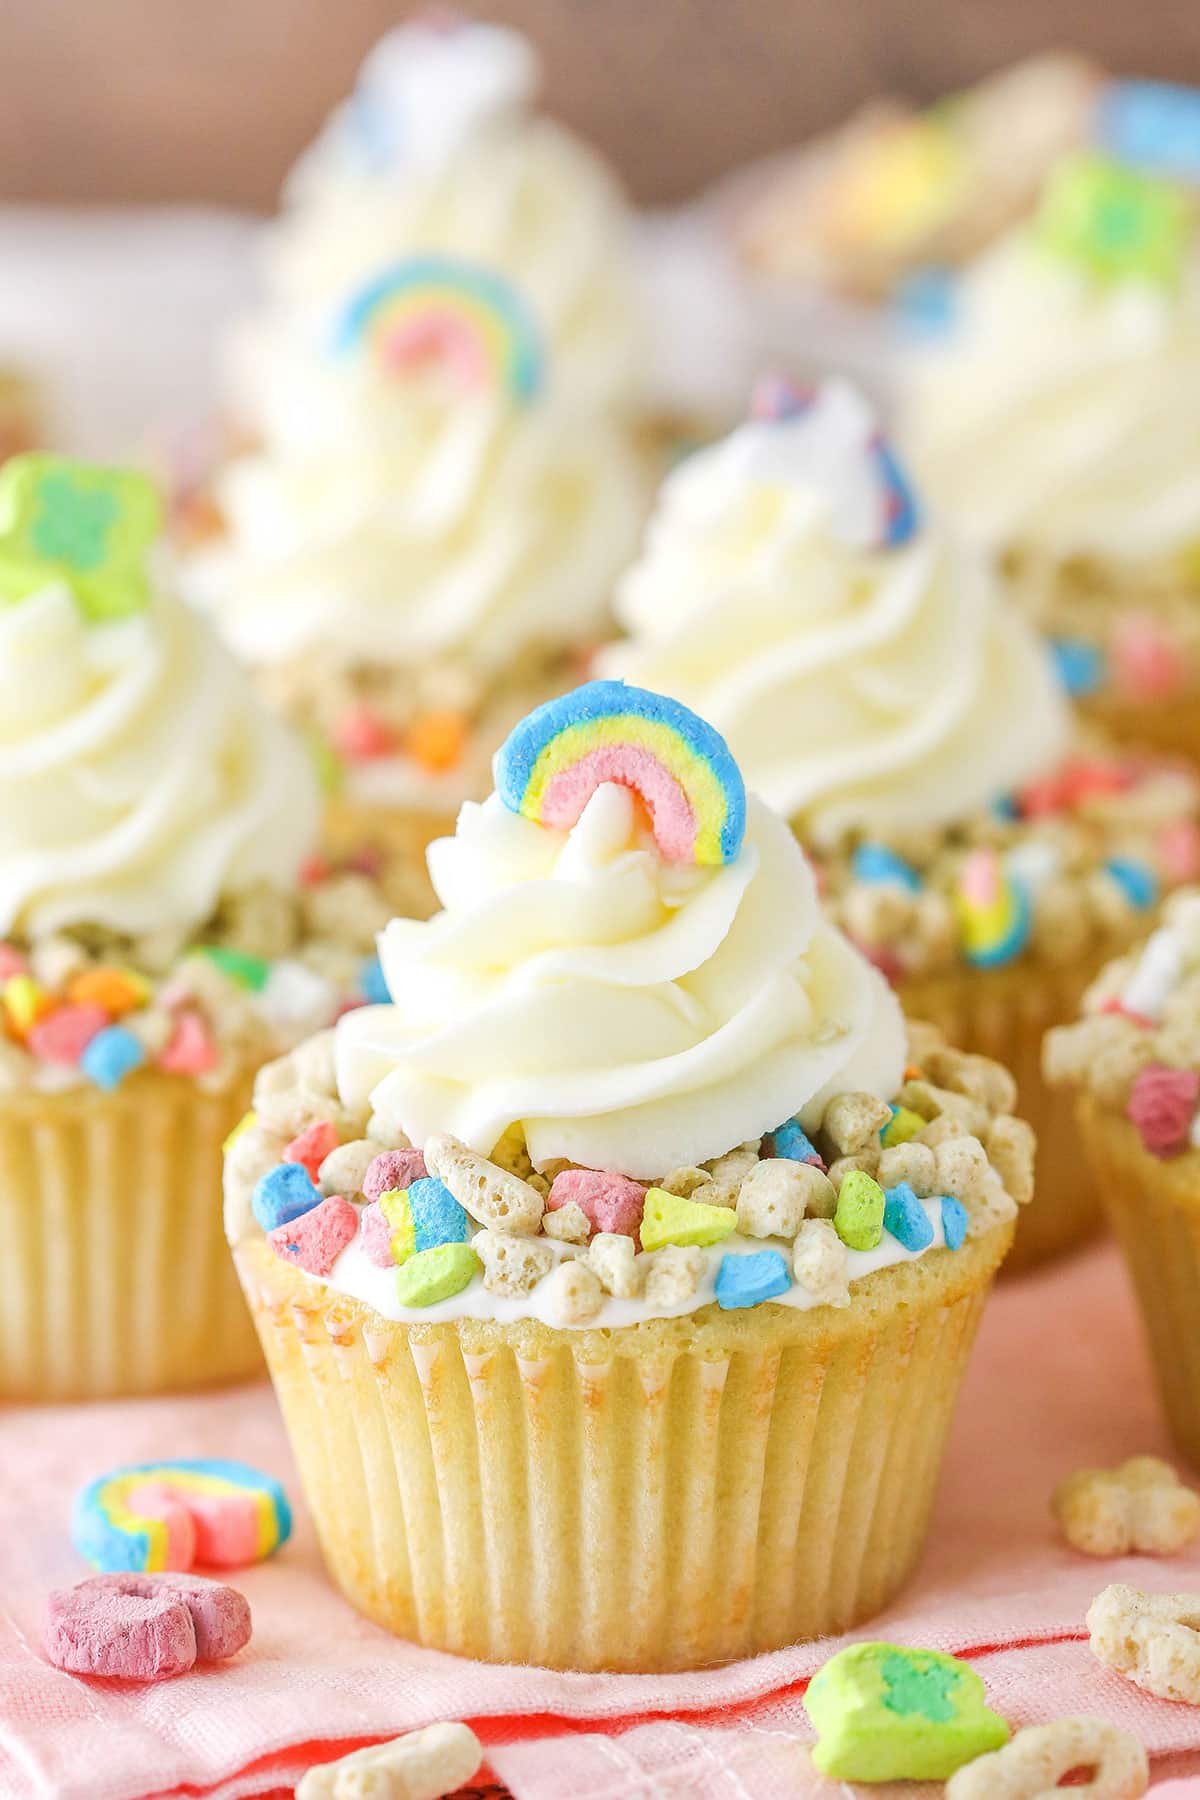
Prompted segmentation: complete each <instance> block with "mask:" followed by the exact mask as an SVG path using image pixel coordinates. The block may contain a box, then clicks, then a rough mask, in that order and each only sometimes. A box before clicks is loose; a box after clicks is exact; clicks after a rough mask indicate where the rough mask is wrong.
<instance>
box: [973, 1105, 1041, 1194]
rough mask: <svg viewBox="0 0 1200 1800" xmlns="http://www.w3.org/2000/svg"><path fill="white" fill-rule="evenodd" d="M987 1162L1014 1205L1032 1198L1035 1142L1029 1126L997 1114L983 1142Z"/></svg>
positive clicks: (1007, 1116)
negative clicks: (1013, 1201)
mask: <svg viewBox="0 0 1200 1800" xmlns="http://www.w3.org/2000/svg"><path fill="white" fill-rule="evenodd" d="M983 1147H984V1149H985V1150H986V1151H987V1156H988V1161H989V1162H990V1163H991V1165H992V1167H993V1169H995V1171H996V1173H997V1175H999V1177H1000V1179H1001V1181H1002V1182H1003V1183H1004V1186H1005V1189H1006V1191H1007V1192H1008V1194H1009V1195H1010V1196H1011V1198H1012V1199H1014V1200H1015V1201H1016V1203H1017V1205H1018V1206H1027V1205H1028V1204H1029V1202H1030V1201H1031V1200H1032V1199H1033V1159H1034V1153H1035V1151H1036V1149H1037V1139H1036V1138H1035V1137H1034V1134H1033V1126H1032V1125H1030V1124H1029V1123H1028V1121H1027V1120H1025V1119H1018V1118H1015V1117H1014V1116H1013V1115H1012V1114H1011V1113H999V1114H997V1116H996V1117H995V1118H994V1119H993V1120H992V1122H991V1124H990V1125H989V1126H988V1130H987V1136H986V1137H985V1138H984V1140H983Z"/></svg>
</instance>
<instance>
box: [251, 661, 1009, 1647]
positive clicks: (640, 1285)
mask: <svg viewBox="0 0 1200 1800" xmlns="http://www.w3.org/2000/svg"><path fill="white" fill-rule="evenodd" d="M496 779H497V786H496V791H495V792H494V793H493V794H492V795H490V796H489V798H488V799H487V800H485V801H484V802H483V803H482V805H473V804H468V805H466V806H464V807H463V809H462V812H461V814H460V816H459V820H458V826H457V830H456V832H455V835H454V836H453V838H448V839H443V840H441V841H439V842H438V843H436V844H434V845H433V846H431V849H430V853H429V855H430V868H431V872H432V875H433V878H434V882H435V885H436V887H437V891H438V896H439V898H440V899H441V900H442V901H443V903H444V910H443V911H442V912H440V913H439V914H437V916H436V917H435V918H433V919H432V920H430V921H428V922H425V923H421V922H416V921H413V920H405V919H396V920H393V921H392V923H391V924H390V925H389V926H388V928H387V930H386V932H385V933H384V935H383V937H382V939H381V955H382V960H383V965H384V969H385V973H386V977H387V983H388V988H389V991H390V994H391V996H392V998H391V1001H390V1002H389V1003H387V1004H384V1005H381V1006H378V1007H372V1008H368V1009H365V1010H364V1011H362V1012H361V1013H360V1014H359V1015H357V1016H356V1017H351V1018H347V1019H345V1020H344V1021H342V1023H341V1024H340V1025H339V1027H338V1030H337V1033H336V1038H334V1036H333V1034H329V1033H326V1034H324V1036H323V1037H321V1038H318V1039H316V1040H314V1041H313V1042H312V1043H310V1044H309V1045H307V1046H305V1047H304V1048H303V1049H302V1050H301V1051H300V1052H298V1053H297V1056H296V1057H293V1058H290V1059H286V1060H285V1061H284V1062H282V1063H280V1064H276V1065H273V1066H272V1067H271V1068H269V1069H267V1070H265V1071H264V1073H263V1075H262V1076H261V1077H260V1084H259V1087H258V1089H256V1093H255V1103H254V1110H255V1121H254V1123H253V1124H252V1125H251V1126H250V1127H249V1128H248V1129H247V1131H246V1132H245V1133H244V1134H242V1135H241V1136H240V1137H239V1138H238V1139H237V1141H236V1143H235V1144H234V1145H233V1147H232V1149H231V1151H230V1155H229V1159H228V1163H227V1167H226V1220H227V1227H228V1231H229V1236H230V1241H231V1243H232V1244H233V1248H234V1256H235V1258H236V1260H237V1266H238V1270H239V1273H240V1275H241V1278H242V1281H243V1283H244V1285H245V1289H246V1293H247V1296H248V1298H249V1300H250V1303H251V1306H252V1307H253V1310H254V1314H255V1318H256V1320H257V1322H258V1326H259V1330H260V1332H261V1333H262V1338H263V1345H264V1349H265V1350H266V1354H267V1358H268V1361H269V1364H270V1367H271V1372H272V1376H273V1379H274V1382H275V1386H276V1391H277V1393H278V1397H279V1401H280V1405H281V1407H282V1410H283V1414H284V1419H285V1422H286V1424H287V1428H288V1432H289V1436H290V1439H291V1442H292V1445H293V1448H294V1451H295V1455H296V1460H297V1463H298V1465H299V1467H300V1470H301V1474H302V1477H303V1480H304V1484H305V1490H306V1493H307V1497H308V1501H309V1505H310V1507H311V1509H312V1512H313V1516H314V1519H315V1521H316V1525H317V1530H318V1532H319V1534H320V1538H321V1543H322V1548H323V1550H324V1553H325V1557H326V1560H327V1562H328V1565H329V1568H330V1572H331V1574H332V1575H333V1577H334V1579H335V1580H336V1581H337V1582H338V1584H339V1585H340V1587H341V1588H342V1590H343V1592H344V1593H345V1594H346V1596H347V1598H348V1599H349V1600H350V1601H351V1602H352V1603H353V1604H354V1605H355V1606H357V1607H358V1608H359V1609H360V1610H362V1611H363V1612H365V1613H366V1614H367V1615H368V1616H369V1617H371V1618H373V1619H375V1620H376V1621H377V1622H378V1623H380V1624H382V1625H384V1626H385V1627H387V1628H388V1629H389V1630H391V1631H394V1632H397V1633H399V1634H400V1635H402V1636H405V1637H411V1638H414V1639H416V1640H417V1641H418V1642H421V1643H425V1644H430V1645H435V1646H437V1647H438V1648H440V1649H444V1650H449V1651H454V1652H456V1653H458V1654H460V1655H468V1656H482V1657H487V1658H492V1659H496V1660H502V1661H520V1662H530V1663H536V1664H541V1665H548V1666H550V1667H554V1668H574V1669H601V1668H629V1669H642V1670H648V1669H665V1668H687V1667H696V1666H701V1665H704V1664H709V1663H716V1662H721V1661H724V1660H726V1659H728V1658H731V1657H737V1656H743V1655H746V1654H749V1653H751V1652H754V1651H762V1650H769V1649H775V1648H778V1647H779V1646H781V1645H783V1644H787V1643H791V1642H794V1641H796V1640H797V1639H799V1638H801V1637H816V1636H820V1635H823V1634H825V1633H829V1632H833V1631H839V1630H843V1629H846V1628H848V1627H849V1626H850V1625H852V1624H853V1623H855V1622H856V1621H857V1620H859V1619H861V1618H864V1617H867V1616H869V1615H870V1614H871V1613H874V1612H877V1611H878V1610H879V1609H880V1608H881V1607H882V1606H883V1605H884V1604H885V1603H886V1601H887V1600H888V1598H889V1597H890V1596H891V1595H892V1594H893V1593H894V1592H895V1591H896V1590H897V1588H898V1587H899V1586H900V1585H901V1584H902V1583H903V1582H904V1580H905V1579H906V1578H907V1576H908V1574H909V1573H910V1571H911V1569H912V1567H913V1564H914V1562H915V1559H916V1557H917V1555H918V1554H919V1551H920V1546H921V1543H922V1540H923V1537H924V1533H925V1526H926V1521H927V1518H928V1513H929V1506H930V1502H931V1499H932V1494H933V1488H934V1485H935V1482H936V1479H937V1471H938V1466H939V1463H940V1460H941V1451H942V1443H943V1440H944V1436H945V1432H946V1428H947V1424H948V1421H949V1416H950V1413H951V1410H952V1408H953V1405H954V1400H955V1397H956V1394H957V1389H958V1385H959V1381H960V1379H961V1376H962V1373H963V1369H964V1367H965V1363H966V1359H967V1356H968V1354H969V1350H970V1346H971V1342H972V1339H973V1337H974V1332H975V1327H976V1324H977V1322H978V1318H979V1314H980V1311H981V1308H982V1304H983V1301H984V1298H985V1295H986V1292H987V1289H988V1286H989V1284H990V1280H991V1276H992V1274H993V1273H994V1271H995V1269H996V1267H997V1265H998V1263H999V1262H1000V1260H1001V1258H1002V1257H1003V1255H1004V1253H1005V1251H1006V1249H1007V1248H1008V1245H1009V1243H1010V1242H1011V1236H1012V1221H1013V1218H1014V1216H1015V1214H1016V1210H1017V1208H1016V1204H1015V1202H1016V1199H1017V1197H1018V1195H1027V1193H1028V1191H1029V1186H1030V1181H1031V1166H1032V1149H1033V1146H1032V1141H1031V1136H1030V1134H1029V1131H1028V1127H1027V1126H1025V1125H1024V1124H1023V1123H1022V1121H1021V1120H1019V1119H1018V1118H1016V1117H1014V1116H1013V1115H1012V1112H1011V1107H1012V1104H1013V1098H1014V1086H1013V1082H1012V1079H1011V1077H1010V1076H1009V1075H1008V1074H1007V1072H1006V1071H1005V1070H1003V1069H1001V1068H999V1067H997V1066H996V1065H994V1064H991V1063H988V1062H986V1061H985V1060H984V1059H982V1058H980V1057H968V1056H962V1055H960V1054H958V1053H957V1052H955V1051H953V1050H951V1049H950V1048H949V1047H948V1046H947V1045H945V1044H944V1043H943V1042H942V1041H941V1040H940V1038H939V1034H938V1033H937V1032H936V1031H934V1030H931V1029H930V1028H929V1027H922V1026H919V1025H914V1026H912V1027H911V1030H909V1031H907V1032H906V1029H905V1025H904V1021H903V1019H902V1017H901V1013H900V1008H899V1005H898V1004H897V1001H896V998H895V996H894V994H893V993H891V992H890V991H889V989H888V986H887V984H886V983H885V982H884V981H883V979H882V978H881V976H880V975H879V973H878V972H877V971H876V970H874V969H873V968H871V966H870V964H869V963H868V962H867V960H866V959H865V958H864V957H863V956H861V955H860V954H859V952H857V951H856V950H855V949H854V948H853V947H852V946H851V945H850V944H849V943H848V942H847V940H846V939H845V937H844V936H843V935H842V934H841V932H839V931H838V930H837V929H836V928H835V927H834V926H833V925H832V924H831V922H830V921H829V920H828V919H827V918H826V917H824V915H823V914H822V910H821V906H820V903H819V898H818V894H817V887H816V882H815V879H814V876H813V872H812V870H811V868H810V867H809V865H808V863H807V862H806V860H805V857H804V855H803V852H802V851H801V849H800V847H799V845H798V844H797V843H796V840H795V838H794V836H793V835H792V833H791V832H790V830H789V829H788V826H787V824H786V822H785V821H784V820H782V819H780V818H779V817H778V816H777V815H775V814H774V813H772V812H771V811H770V809H769V808H768V807H767V806H766V805H765V804H764V802H763V801H762V800H760V799H758V798H756V797H755V796H753V795H747V794H746V793H745V790H744V788H743V786H742V782H741V777H740V775H739V773H738V770H737V768H736V765H735V764H734V763H733V760H732V758H731V757H730V755H729V752H728V749H727V748H726V746H725V745H724V744H723V743H722V741H721V740H720V738H719V737H718V736H717V734H716V733H715V732H713V730H712V729H711V727H709V726H708V725H706V724H704V723H703V722H702V721H701V720H699V719H698V718H696V717H695V716H694V715H693V714H690V713H689V712H688V711H687V709H686V708H684V707H682V706H679V705H677V704H674V703H672V702H670V701H667V700H664V699H663V698H662V697H661V696H660V695H656V694H649V693H646V692H644V691H639V690H637V689H634V688H629V687H626V686H624V685H622V684H620V683H614V682H595V683H591V684H589V685H587V686H584V687H582V688H580V689H578V690H576V691H575V692H574V693H572V694H570V695H568V696H566V697H565V698H564V699H562V700H560V701H553V702H550V703H548V704H546V705H544V706H542V707H541V708H539V709H538V710H537V712H535V713H534V714H533V715H532V716H531V717H530V718H528V719H526V720H524V721H522V723H521V724H520V725H519V726H518V727H517V729H516V731H515V732H514V733H513V736H512V738H511V739H510V740H509V743H508V744H507V745H506V747H505V748H504V749H503V750H502V751H501V753H500V755H499V757H498V758H497V765H496ZM321 1056H323V1057H324V1064H325V1067H324V1076H323V1081H324V1087H323V1091H313V1089H312V1086H311V1082H310V1081H308V1080H307V1077H306V1075H305V1069H307V1068H308V1067H310V1066H312V1065H314V1064H315V1062H316V1059H317V1058H318V1057H321ZM301 1057H303V1058H306V1059H308V1060H307V1061H306V1062H305V1064H304V1066H303V1067H302V1066H301V1063H300V1062H299V1061H298V1060H297V1058H301ZM914 1063H915V1064H916V1068H915V1069H914V1070H912V1071H911V1073H910V1078H909V1079H908V1080H906V1072H909V1065H911V1064H914ZM923 1065H924V1066H927V1069H928V1072H929V1073H930V1074H931V1075H932V1073H933V1071H934V1070H935V1069H936V1070H937V1072H938V1075H939V1078H940V1080H941V1081H942V1082H943V1083H944V1086H943V1088H942V1089H941V1093H942V1099H941V1101H940V1102H939V1103H938V1104H937V1105H936V1106H927V1109H926V1111H925V1112H924V1113H923V1114H920V1115H918V1112H917V1110H916V1106H917V1104H919V1102H918V1099H917V1096H916V1095H915V1093H914V1092H912V1091H910V1090H913V1089H914V1088H915V1087H916V1086H917V1085H919V1083H917V1081H916V1075H917V1074H918V1073H919V1072H920V1071H921V1069H922V1066H923ZM306 1089H307V1091H305V1090H306ZM922 1098H923V1096H922ZM297 1099H299V1100H300V1101H301V1103H302V1104H304V1105H306V1106H307V1108H308V1112H307V1116H306V1120H305V1122H306V1124H307V1127H308V1129H310V1130H317V1129H323V1130H327V1131H335V1132H336V1133H337V1135H338V1137H339V1139H340V1143H339V1147H338V1148H337V1149H336V1150H335V1151H333V1153H332V1155H331V1157H330V1159H329V1161H328V1162H327V1163H326V1164H325V1165H324V1167H323V1168H322V1170H321V1171H320V1178H319V1181H318V1182H317V1184H315V1185H314V1184H313V1183H312V1182H311V1181H308V1180H307V1178H306V1177H304V1175H303V1174H302V1173H298V1172H297V1171H296V1170H295V1168H294V1167H293V1166H292V1165H289V1164H288V1163H286V1162H282V1161H281V1160H280V1158H281V1154H282V1152H283V1147H284V1143H285V1139H286V1135H287V1133H288V1132H289V1131H291V1130H293V1129H294V1128H295V1123H296V1114H295V1104H296V1101H297ZM910 1102H912V1103H913V1104H910ZM281 1106H282V1107H283V1109H284V1110H283V1113H282V1116H278V1109H279V1108H280V1107H281ZM681 1509H682V1512H683V1513H685V1514H686V1515H687V1517H689V1518H690V1519H692V1520H694V1521H695V1522H696V1524H697V1529H696V1530H695V1531H694V1532H693V1533H692V1534H691V1535H690V1537H689V1538H688V1541H687V1543H686V1544H681V1543H680V1539H679V1529H678V1523H679V1518H680V1516H681ZM718 1516H719V1530H718V1528H717V1522H718ZM582 1519H586V1520H588V1521H590V1523H589V1526H588V1529H587V1530H580V1520H582ZM822 1524H823V1526H824V1528H823V1529H822V1528H821V1526H822ZM616 1569H620V1570H622V1571H623V1572H624V1574H623V1577H622V1580H621V1581H619V1582H614V1580H613V1571H614V1570H616Z"/></svg>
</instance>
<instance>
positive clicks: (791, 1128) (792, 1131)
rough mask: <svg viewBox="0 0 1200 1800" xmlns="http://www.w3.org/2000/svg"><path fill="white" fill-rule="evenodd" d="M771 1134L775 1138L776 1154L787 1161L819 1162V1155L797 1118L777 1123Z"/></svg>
mask: <svg viewBox="0 0 1200 1800" xmlns="http://www.w3.org/2000/svg"><path fill="white" fill-rule="evenodd" d="M771 1136H772V1137H773V1138H774V1140H775V1154H776V1156H777V1157H780V1158H782V1159H783V1160H784V1161H786V1162H806V1163H819V1162H820V1160H821V1158H820V1157H819V1156H818V1155H817V1153H816V1151H815V1150H814V1149H813V1147H812V1145H811V1144H810V1143H809V1141H808V1138H807V1137H806V1136H805V1134H804V1132H803V1131H801V1129H800V1126H799V1124H798V1123H797V1121H796V1120H795V1119H785V1120H784V1122H783V1124H782V1125H777V1126H776V1127H775V1129H774V1131H773V1132H772V1133H771Z"/></svg>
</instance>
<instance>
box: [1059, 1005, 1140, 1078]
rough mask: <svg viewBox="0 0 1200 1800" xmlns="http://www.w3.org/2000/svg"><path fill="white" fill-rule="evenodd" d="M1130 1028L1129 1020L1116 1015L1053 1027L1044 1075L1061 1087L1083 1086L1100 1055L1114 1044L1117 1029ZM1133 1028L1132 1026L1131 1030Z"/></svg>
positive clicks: (1097, 1015) (1095, 1017)
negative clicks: (1119, 1026) (1093, 1063)
mask: <svg viewBox="0 0 1200 1800" xmlns="http://www.w3.org/2000/svg"><path fill="white" fill-rule="evenodd" d="M1118 1023H1119V1024H1121V1025H1124V1026H1130V1021H1129V1020H1128V1019H1125V1020H1118V1018H1117V1015H1115V1014H1113V1013H1102V1014H1096V1015H1094V1016H1093V1017H1091V1018H1085V1019H1077V1020H1075V1021H1073V1023H1071V1024H1070V1025H1053V1026H1051V1028H1050V1030H1049V1031H1048V1032H1047V1033H1046V1035H1045V1037H1044V1038H1043V1039H1042V1074H1043V1075H1044V1076H1045V1077H1046V1080H1047V1081H1049V1082H1051V1083H1053V1084H1054V1085H1055V1086H1057V1085H1058V1084H1059V1083H1060V1082H1076V1083H1080V1084H1082V1083H1083V1082H1084V1081H1086V1079H1087V1073H1088V1070H1089V1068H1090V1067H1091V1065H1092V1062H1093V1061H1094V1060H1095V1058H1096V1056H1097V1055H1098V1054H1099V1052H1100V1051H1101V1050H1102V1049H1104V1048H1106V1047H1107V1046H1108V1044H1109V1043H1111V1041H1112V1031H1113V1028H1114V1026H1116V1025H1118ZM1131 1029H1132V1027H1131Z"/></svg>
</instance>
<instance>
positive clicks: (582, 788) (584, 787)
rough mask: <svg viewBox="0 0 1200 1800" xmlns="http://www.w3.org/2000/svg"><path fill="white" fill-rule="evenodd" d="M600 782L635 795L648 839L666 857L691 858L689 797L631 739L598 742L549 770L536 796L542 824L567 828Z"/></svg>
mask: <svg viewBox="0 0 1200 1800" xmlns="http://www.w3.org/2000/svg"><path fill="white" fill-rule="evenodd" d="M606 781H615V782H619V783H621V785H622V786H624V787H628V788H632V789H633V791H634V792H635V793H636V794H640V795H641V797H642V800H643V801H644V802H645V805H646V809H647V811H648V812H649V814H650V819H651V822H652V824H653V827H654V841H655V843H656V844H657V845H658V847H659V849H660V850H661V851H662V854H663V856H664V857H665V858H666V859H667V861H668V862H691V860H692V858H693V856H694V855H695V850H696V828H697V827H696V815H695V813H694V812H693V811H692V807H691V802H690V801H689V800H688V797H687V795H686V794H685V793H684V791H683V789H682V787H681V786H680V785H679V782H678V781H677V780H676V778H675V776H674V775H672V773H671V771H670V770H669V769H666V768H664V767H663V764H662V763H661V762H660V761H659V759H658V758H657V756H654V755H652V753H651V752H650V751H649V750H643V749H641V748H640V747H639V746H638V745H636V744H601V745H599V746H598V747H597V748H596V749H595V750H592V751H589V753H588V754H587V755H586V756H581V757H580V759H579V761H578V762H577V763H575V764H573V765H572V767H571V768H569V769H564V770H563V771H562V773H561V774H559V775H555V776H554V778H553V780H551V781H550V782H548V783H547V785H546V791H545V794H544V795H543V797H542V822H543V824H545V825H550V826H553V827H555V828H557V829H558V830H561V831H569V830H570V828H571V826H572V825H574V824H576V823H577V822H578V820H579V817H580V815H581V814H582V812H583V809H584V807H585V806H586V805H587V803H588V801H589V800H590V799H591V797H592V795H593V794H594V793H595V791H596V789H597V788H598V787H600V786H602V785H603V783H604V782H606Z"/></svg>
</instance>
